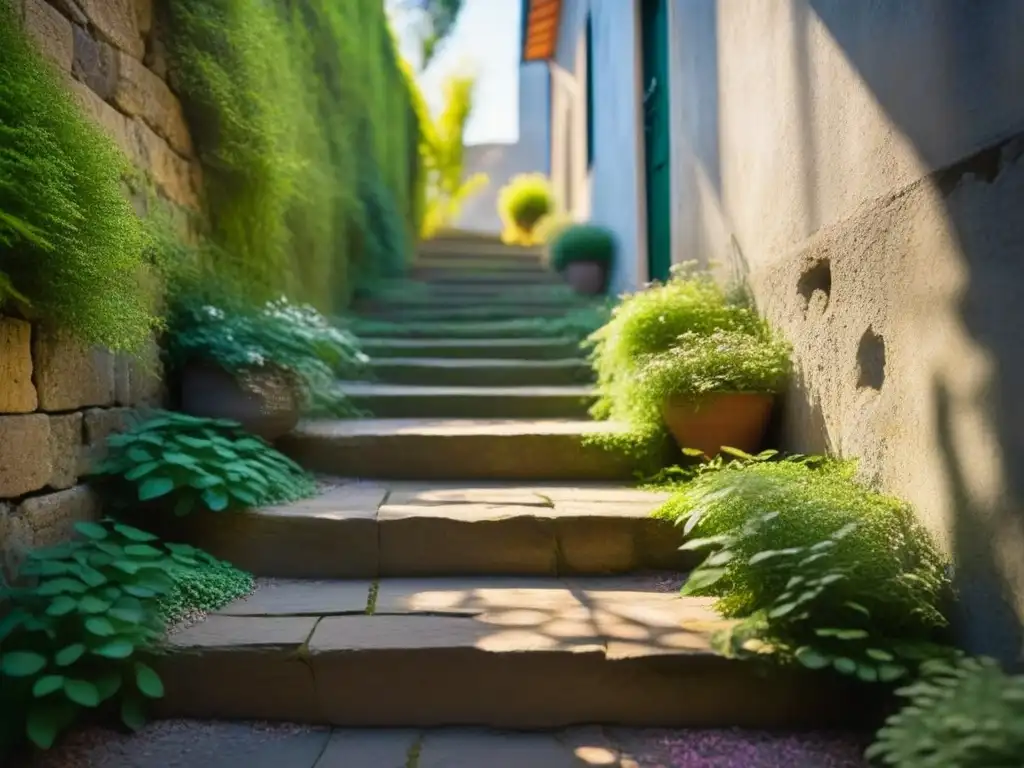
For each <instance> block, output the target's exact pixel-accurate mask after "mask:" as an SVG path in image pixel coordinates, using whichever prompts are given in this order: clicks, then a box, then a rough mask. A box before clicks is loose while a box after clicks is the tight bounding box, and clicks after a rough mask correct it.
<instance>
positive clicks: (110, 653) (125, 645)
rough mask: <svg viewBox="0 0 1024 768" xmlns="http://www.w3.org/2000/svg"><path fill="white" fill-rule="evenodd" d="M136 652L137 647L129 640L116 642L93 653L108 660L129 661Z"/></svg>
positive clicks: (96, 649) (95, 649)
mask: <svg viewBox="0 0 1024 768" xmlns="http://www.w3.org/2000/svg"><path fill="white" fill-rule="evenodd" d="M134 651H135V646H134V645H132V644H131V643H129V642H128V641H127V640H114V641H112V642H109V643H107V644H106V645H101V646H100V647H99V648H94V649H93V651H92V652H93V653H95V654H96V655H97V656H103V657H105V658H108V659H127V658H128V657H129V656H131V655H132V653H133V652H134Z"/></svg>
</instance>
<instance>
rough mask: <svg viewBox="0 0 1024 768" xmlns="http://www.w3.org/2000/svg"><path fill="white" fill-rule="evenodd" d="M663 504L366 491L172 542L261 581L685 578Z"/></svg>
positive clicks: (425, 487)
mask: <svg viewBox="0 0 1024 768" xmlns="http://www.w3.org/2000/svg"><path fill="white" fill-rule="evenodd" d="M665 498H666V497H665V495H664V494H657V493H649V492H644V491H640V490H636V489H633V488H629V487H624V486H615V485H593V484H585V485H580V484H576V485H562V484H536V485H509V484H495V483H486V482H484V483H411V482H394V483H386V482H382V483H368V482H353V481H349V482H346V483H345V484H343V485H341V486H339V487H336V488H333V489H331V490H329V491H327V492H326V493H324V494H323V495H321V496H318V497H317V498H314V499H307V500H304V501H299V502H295V503H293V504H288V505H284V506H281V507H269V508H264V509H257V510H250V511H246V512H238V513H235V514H230V515H226V514H209V515H195V516H191V517H189V518H187V519H185V520H181V521H174V524H173V525H174V528H173V530H168V531H161V533H162V534H165V535H167V536H169V537H172V538H182V539H185V540H188V541H195V542H197V543H201V545H202V546H203V548H204V549H206V550H208V551H209V552H211V553H213V554H214V555H216V556H217V557H220V558H221V559H224V560H227V561H229V562H232V563H234V564H235V565H237V566H238V567H240V568H244V569H245V570H247V571H249V572H251V573H254V574H256V575H257V576H267V577H289V578H312V579H317V578H368V579H373V578H378V577H390V576H457V575H532V576H557V575H567V574H577V575H579V574H583V575H601V574H621V573H628V572H631V571H644V570H669V571H679V570H685V569H688V568H692V567H693V566H695V565H696V564H697V563H698V562H699V561H700V559H701V558H700V556H699V555H698V556H694V555H693V553H691V552H684V551H680V549H679V547H680V545H681V543H682V537H681V534H680V531H679V529H678V528H677V527H675V526H674V525H673V524H671V523H669V522H666V521H664V520H659V519H654V518H653V517H651V513H652V512H653V511H654V510H655V509H657V508H658V507H659V506H660V505H661V504H662V503H663V502H664V500H665Z"/></svg>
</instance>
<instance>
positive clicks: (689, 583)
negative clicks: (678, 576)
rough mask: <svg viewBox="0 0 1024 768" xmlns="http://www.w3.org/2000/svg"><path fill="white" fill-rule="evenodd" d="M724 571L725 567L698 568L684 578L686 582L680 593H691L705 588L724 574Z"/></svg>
mask: <svg viewBox="0 0 1024 768" xmlns="http://www.w3.org/2000/svg"><path fill="white" fill-rule="evenodd" d="M726 573H727V570H726V569H725V568H698V569H697V570H696V571H694V572H693V573H691V574H690V578H688V579H687V580H686V583H685V584H684V585H683V589H682V594H684V595H692V594H693V593H694V592H697V591H700V590H703V589H707V588H708V587H710V586H711V585H712V584H714V583H715V582H716V581H718V580H719V579H721V578H722V577H723V576H725V574H726Z"/></svg>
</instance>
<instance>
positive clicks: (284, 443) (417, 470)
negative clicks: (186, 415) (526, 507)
mask: <svg viewBox="0 0 1024 768" xmlns="http://www.w3.org/2000/svg"><path fill="white" fill-rule="evenodd" d="M624 429H625V428H624V427H623V426H622V425H620V424H615V423H611V422H588V421H556V420H540V421H526V420H500V419H481V420H469V419H365V420H359V419H355V420H316V421H306V422H302V423H300V424H299V426H298V427H297V428H296V429H295V430H294V431H293V432H292V433H290V434H288V435H286V436H285V437H283V438H281V440H279V441H278V443H277V447H278V448H280V449H281V450H282V451H284V452H285V453H286V454H288V455H290V456H291V457H292V458H294V459H295V460H297V461H298V462H299V463H300V464H302V465H303V466H305V467H308V468H309V469H312V470H314V471H319V472H328V473H332V474H336V475H348V476H351V477H365V478H386V479H405V478H407V479H410V480H479V479H491V480H533V481H543V480H551V481H573V480H579V481H583V480H588V481H614V480H632V479H633V477H634V473H635V470H637V469H638V467H637V464H636V459H635V458H634V457H632V456H630V455H628V454H626V453H622V452H619V451H615V450H607V449H605V448H604V447H602V446H598V445H593V444H590V443H587V442H585V439H586V438H587V437H588V436H594V435H598V434H602V433H621V432H623V431H624ZM645 469H649V468H645Z"/></svg>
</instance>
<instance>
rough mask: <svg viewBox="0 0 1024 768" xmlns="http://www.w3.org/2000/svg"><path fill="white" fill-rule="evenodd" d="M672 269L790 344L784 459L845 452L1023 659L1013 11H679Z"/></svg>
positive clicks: (1008, 5) (756, 4)
mask: <svg viewBox="0 0 1024 768" xmlns="http://www.w3.org/2000/svg"><path fill="white" fill-rule="evenodd" d="M670 26H671V33H670V34H671V51H670V56H671V73H670V74H671V77H670V81H671V82H670V87H671V90H672V94H673V98H672V101H673V114H672V134H673V144H672V154H673V165H674V179H673V184H674V189H673V205H674V213H675V216H674V218H675V222H674V226H675V229H674V238H673V240H674V255H675V259H676V260H677V261H681V260H684V259H694V258H696V259H699V260H701V261H704V262H710V261H717V262H719V263H720V264H722V265H723V267H724V268H727V269H728V270H729V271H731V272H732V273H733V274H734V275H736V276H745V277H746V278H747V279H748V281H749V283H750V285H751V286H752V288H753V290H754V294H755V296H756V299H757V302H758V305H759V307H760V308H761V309H762V310H763V311H764V312H765V314H767V316H768V317H770V318H771V319H772V320H773V321H774V322H775V323H776V324H777V325H778V326H779V327H780V328H781V329H782V330H783V331H784V332H785V333H786V335H787V336H788V337H789V338H790V339H791V340H792V342H793V343H794V346H795V352H796V358H797V362H798V375H797V377H796V381H795V383H794V386H793V388H792V391H791V392H790V393H789V398H788V406H787V416H786V430H787V434H788V439H789V447H791V448H794V449H797V450H805V451H810V450H822V449H825V448H828V449H832V450H835V451H837V452H839V453H841V454H844V455H848V456H859V457H861V467H862V472H863V474H864V476H865V477H866V478H868V479H870V480H872V481H874V482H876V483H877V484H878V485H879V486H881V487H883V488H886V489H888V490H890V491H892V492H894V493H896V494H898V495H900V496H902V497H904V498H906V499H908V500H909V501H910V502H912V503H913V504H914V505H915V506H916V507H917V509H918V510H919V511H920V514H921V517H922V519H923V521H924V522H925V523H926V524H927V525H928V526H929V528H930V529H931V530H932V531H934V532H935V534H936V536H937V537H938V539H939V540H940V541H941V543H942V544H943V546H944V547H945V548H946V549H947V550H948V551H949V552H950V553H952V554H953V556H954V558H955V563H956V573H957V577H958V581H959V582H960V586H961V589H962V595H963V597H964V600H963V605H964V610H965V615H964V616H962V617H961V618H962V621H961V630H962V632H963V633H964V638H965V640H966V641H967V642H968V644H969V645H970V647H971V648H973V649H974V650H977V651H982V652H988V653H994V654H997V655H999V656H1001V657H1002V658H1004V659H1018V660H1024V656H1022V648H1024V645H1022V640H1021V633H1020V623H1021V619H1022V618H1024V405H1021V400H1020V398H1019V392H1021V391H1024V390H1022V385H1024V358H1022V356H1021V350H1022V349H1024V345H1022V341H1024V338H1022V337H1024V330H1022V329H1024V302H1021V301H1020V299H1019V296H1018V297H1017V298H1015V294H1019V293H1020V291H1021V289H1022V288H1024V260H1022V259H1021V258H1020V254H1021V252H1022V251H1024V221H1022V219H1021V215H1020V211H1021V208H1022V203H1024V159H1022V154H1024V143H1022V139H1021V138H1020V137H1021V136H1022V135H1024V55H1022V54H1021V53H1020V48H1019V40H1020V39H1021V33H1022V32H1024V4H1022V3H1020V2H1017V0H989V2H986V3H972V2H967V0H931V1H930V2H905V1H903V0H885V1H883V2H874V3H851V2H847V1H846V0H776V1H775V2H771V3H765V2H762V1H761V0H672V3H671V12H670Z"/></svg>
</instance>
